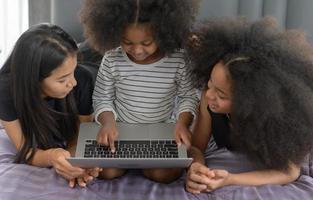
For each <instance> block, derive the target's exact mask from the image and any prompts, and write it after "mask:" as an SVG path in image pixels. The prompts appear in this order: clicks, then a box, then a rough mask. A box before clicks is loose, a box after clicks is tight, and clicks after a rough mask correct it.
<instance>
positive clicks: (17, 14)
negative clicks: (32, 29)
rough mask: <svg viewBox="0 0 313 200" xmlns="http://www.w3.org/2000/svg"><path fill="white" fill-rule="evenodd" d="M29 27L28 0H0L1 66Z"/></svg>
mask: <svg viewBox="0 0 313 200" xmlns="http://www.w3.org/2000/svg"><path fill="white" fill-rule="evenodd" d="M27 28H28V1H25V0H0V67H2V65H3V63H4V62H5V60H6V59H7V57H8V55H9V54H10V52H11V51H12V48H13V46H14V44H15V42H16V40H17V39H18V37H19V36H20V35H21V34H22V33H23V32H24V31H25V30H26V29H27Z"/></svg>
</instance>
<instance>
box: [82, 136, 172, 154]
mask: <svg viewBox="0 0 313 200" xmlns="http://www.w3.org/2000/svg"><path fill="white" fill-rule="evenodd" d="M114 146H115V152H114V153H112V152H111V149H110V147H108V146H104V145H99V144H98V143H97V141H96V140H86V143H85V152H84V157H85V158H178V149H177V144H176V142H175V140H131V141H130V140H118V141H115V143H114Z"/></svg>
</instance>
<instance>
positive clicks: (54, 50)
mask: <svg viewBox="0 0 313 200" xmlns="http://www.w3.org/2000/svg"><path fill="white" fill-rule="evenodd" d="M77 49H78V48H77V45H76V43H75V41H74V40H73V39H72V37H70V36H69V35H68V34H67V33H66V32H64V30H62V29H61V28H60V27H58V26H55V25H51V24H39V25H36V26H33V27H31V28H30V29H29V30H27V31H26V32H24V33H23V34H22V35H21V37H20V38H19V39H18V41H17V42H16V44H15V47H14V49H13V51H12V53H11V54H10V56H9V58H8V59H7V60H6V62H5V64H4V66H3V67H2V68H1V71H0V76H1V77H8V78H9V79H10V81H11V86H10V87H11V88H10V89H11V92H12V93H11V94H12V96H13V101H14V105H15V109H16V114H17V119H18V120H19V122H20V124H21V128H22V132H23V144H22V146H21V148H20V149H19V151H18V153H17V156H16V159H15V162H16V163H27V162H29V161H30V160H31V159H32V157H33V155H34V153H35V150H36V149H37V148H39V149H44V150H45V149H49V148H55V147H62V148H65V147H66V143H67V142H68V141H70V140H71V139H73V138H74V137H75V136H76V135H77V131H78V112H77V108H76V104H75V100H74V97H73V94H72V92H71V93H70V94H69V95H67V96H66V97H65V98H63V99H56V100H55V106H54V108H52V107H51V106H50V105H49V104H48V102H47V100H46V99H43V98H42V97H41V93H42V90H41V82H42V80H43V79H45V78H47V77H48V76H50V74H51V72H52V71H53V70H54V69H56V68H58V67H59V66H60V65H61V64H62V63H63V62H64V60H65V59H66V58H68V57H69V56H75V55H76V54H77ZM55 108H56V109H55Z"/></svg>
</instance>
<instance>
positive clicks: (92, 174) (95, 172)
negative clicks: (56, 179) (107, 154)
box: [69, 167, 102, 188]
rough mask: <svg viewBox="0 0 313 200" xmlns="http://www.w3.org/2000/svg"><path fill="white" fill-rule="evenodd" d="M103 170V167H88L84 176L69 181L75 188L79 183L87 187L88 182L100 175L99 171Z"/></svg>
mask: <svg viewBox="0 0 313 200" xmlns="http://www.w3.org/2000/svg"><path fill="white" fill-rule="evenodd" d="M101 171H102V168H99V167H96V168H90V169H86V171H85V173H84V175H83V176H82V177H78V178H76V179H71V180H70V181H69V186H70V187H71V188H73V187H75V185H76V183H77V184H78V185H79V186H80V187H86V186H87V184H88V183H90V182H91V181H92V180H93V179H94V178H96V177H98V176H99V172H101Z"/></svg>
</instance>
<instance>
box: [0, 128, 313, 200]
mask: <svg viewBox="0 0 313 200" xmlns="http://www.w3.org/2000/svg"><path fill="white" fill-rule="evenodd" d="M210 144H211V143H210ZM15 152H16V150H15V148H14V146H13V145H12V143H11V142H10V140H9V138H8V137H7V135H6V133H5V132H4V130H3V129H1V128H0V200H10V199H14V200H15V199H32V200H43V199H45V200H50V199H51V200H52V199H53V200H55V199H60V200H61V199H62V200H70V199H78V200H84V199H90V200H98V199H99V200H100V199H110V200H112V199H119V200H124V199H130V200H142V199H145V200H156V199H163V200H166V199H170V200H211V199H212V200H213V199H214V200H220V199H223V200H225V199H226V200H228V199H239V200H254V199H260V200H263V199H264V200H269V199H275V200H277V199H283V200H286V199H301V200H312V199H313V159H312V157H310V156H308V157H307V158H306V160H305V162H304V163H303V166H302V170H301V176H300V177H299V178H298V180H297V181H295V182H293V183H290V184H287V185H283V186H280V185H265V186H259V187H242V186H228V187H224V188H221V189H218V190H216V191H214V192H212V193H202V194H198V195H194V194H191V193H188V192H186V191H185V189H184V177H185V175H183V176H182V177H181V178H180V179H178V180H177V181H175V182H173V183H171V184H159V183H155V182H152V181H150V180H148V179H146V178H144V177H143V175H142V174H141V171H140V170H130V171H128V172H127V173H126V174H125V175H124V176H122V177H121V178H118V179H114V180H110V181H106V180H99V179H96V180H94V181H93V182H91V183H90V184H89V185H88V186H87V187H86V188H79V187H75V188H73V189H72V188H69V187H68V186H67V181H65V180H64V179H63V178H62V177H60V176H58V175H57V174H56V173H55V171H54V170H53V169H51V168H38V167H33V166H29V165H23V164H13V163H12V160H13V158H14V154H15ZM206 161H207V163H208V165H209V166H210V167H212V168H214V167H223V168H225V169H228V170H230V171H233V172H236V171H237V172H238V171H244V170H249V169H250V168H251V167H252V165H250V164H249V162H248V161H247V160H246V159H245V157H244V156H242V155H237V154H234V153H231V152H228V151H226V150H225V149H216V148H215V147H214V146H212V145H211V146H208V150H207V152H206Z"/></svg>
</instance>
